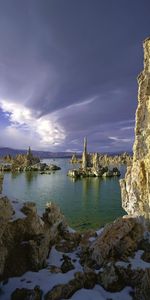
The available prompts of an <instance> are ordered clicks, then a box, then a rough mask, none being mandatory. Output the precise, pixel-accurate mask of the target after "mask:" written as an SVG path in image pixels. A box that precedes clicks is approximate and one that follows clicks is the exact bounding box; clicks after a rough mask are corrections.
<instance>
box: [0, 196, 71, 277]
mask: <svg viewBox="0 0 150 300" xmlns="http://www.w3.org/2000/svg"><path fill="white" fill-rule="evenodd" d="M21 211H22V217H18V218H16V217H15V213H16V212H15V211H14V209H13V203H12V204H11V202H10V201H9V200H8V198H7V197H3V196H1V198H0V243H1V245H0V280H2V279H5V278H7V277H10V276H19V275H21V274H23V273H24V272H26V271H28V270H34V271H38V270H39V269H41V268H42V267H44V266H45V265H46V259H47V256H48V254H49V251H50V249H51V246H52V245H53V244H54V243H56V241H57V239H58V237H59V234H60V232H61V231H62V230H65V228H66V223H65V219H64V216H63V215H62V214H61V212H60V209H59V208H58V207H57V206H56V205H55V204H53V203H49V204H48V205H47V207H46V209H45V212H44V214H43V216H42V217H40V216H38V214H37V210H36V206H35V203H31V202H26V203H25V204H24V205H23V207H22V209H21Z"/></svg>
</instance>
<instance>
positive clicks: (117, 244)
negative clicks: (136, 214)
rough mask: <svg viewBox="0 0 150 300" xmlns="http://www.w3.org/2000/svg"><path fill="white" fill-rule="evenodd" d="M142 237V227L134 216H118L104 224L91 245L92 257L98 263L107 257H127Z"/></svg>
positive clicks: (101, 262)
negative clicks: (111, 221)
mask: <svg viewBox="0 0 150 300" xmlns="http://www.w3.org/2000/svg"><path fill="white" fill-rule="evenodd" d="M142 238H143V227H142V225H141V224H139V223H138V221H137V220H136V219H134V218H130V217H124V218H119V219H117V220H116V221H115V222H113V223H111V224H108V225H106V226H105V228H104V230H103V232H102V234H101V235H100V236H99V237H98V238H97V239H96V241H95V243H93V245H92V246H91V251H92V259H93V260H95V261H96V262H97V263H98V264H99V265H102V264H104V263H106V262H108V259H111V260H115V258H117V259H127V257H129V256H130V255H132V254H133V253H134V251H135V250H136V249H137V246H138V243H139V242H140V240H142Z"/></svg>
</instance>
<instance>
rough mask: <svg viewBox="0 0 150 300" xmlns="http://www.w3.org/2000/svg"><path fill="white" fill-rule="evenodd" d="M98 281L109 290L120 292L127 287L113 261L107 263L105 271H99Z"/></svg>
mask: <svg viewBox="0 0 150 300" xmlns="http://www.w3.org/2000/svg"><path fill="white" fill-rule="evenodd" d="M98 283H99V284H100V285H102V286H103V288H104V289H105V290H107V291H109V292H119V291H121V290H122V289H123V288H124V287H125V282H124V280H123V279H122V278H121V277H120V274H119V273H118V272H117V268H116V267H115V266H114V265H113V263H111V264H110V265H107V266H106V267H105V269H104V271H103V272H99V275H98Z"/></svg>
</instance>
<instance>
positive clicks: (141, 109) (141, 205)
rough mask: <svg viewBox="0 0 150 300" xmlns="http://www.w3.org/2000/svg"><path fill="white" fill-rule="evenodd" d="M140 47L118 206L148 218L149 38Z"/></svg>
mask: <svg viewBox="0 0 150 300" xmlns="http://www.w3.org/2000/svg"><path fill="white" fill-rule="evenodd" d="M143 47H144V70H143V71H142V72H141V73H140V75H139V77H138V85H139V88H138V107H137V111H136V125H135V141H134V146H133V162H132V165H131V166H130V167H128V168H127V172H126V175H125V179H122V180H121V181H120V185H121V196H122V206H123V208H124V209H125V210H126V212H127V213H128V214H129V215H134V216H143V217H144V219H145V220H147V221H148V223H149V219H150V168H149V164H150V93H149V92H148V91H149V87H150V80H149V78H150V38H148V39H146V40H145V41H144V44H143Z"/></svg>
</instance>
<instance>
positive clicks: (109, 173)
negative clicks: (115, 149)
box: [67, 166, 121, 178]
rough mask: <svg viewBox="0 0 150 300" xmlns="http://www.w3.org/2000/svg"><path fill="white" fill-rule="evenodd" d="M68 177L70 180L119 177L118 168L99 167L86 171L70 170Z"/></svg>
mask: <svg viewBox="0 0 150 300" xmlns="http://www.w3.org/2000/svg"><path fill="white" fill-rule="evenodd" d="M67 175H68V176H70V177H72V178H81V177H103V178H104V177H109V178H110V177H115V176H116V177H119V176H120V175H121V173H120V171H119V170H118V168H116V167H115V168H112V169H110V170H109V169H108V167H101V166H100V167H99V168H94V167H93V168H90V167H87V168H86V169H82V168H79V169H72V170H69V171H68V174H67Z"/></svg>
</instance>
